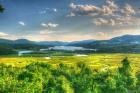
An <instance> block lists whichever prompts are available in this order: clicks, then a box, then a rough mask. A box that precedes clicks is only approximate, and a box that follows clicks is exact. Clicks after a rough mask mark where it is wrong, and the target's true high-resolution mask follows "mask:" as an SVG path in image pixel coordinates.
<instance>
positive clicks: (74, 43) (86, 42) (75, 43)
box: [67, 40, 96, 46]
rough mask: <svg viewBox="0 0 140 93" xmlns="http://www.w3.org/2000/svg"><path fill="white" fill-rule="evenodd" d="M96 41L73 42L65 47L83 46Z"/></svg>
mask: <svg viewBox="0 0 140 93" xmlns="http://www.w3.org/2000/svg"><path fill="white" fill-rule="evenodd" d="M95 41H96V40H82V41H74V42H70V43H68V44H67V45H70V46H73V45H78V46H80V45H83V44H90V43H94V42H95Z"/></svg>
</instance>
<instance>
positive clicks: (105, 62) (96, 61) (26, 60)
mask: <svg viewBox="0 0 140 93" xmlns="http://www.w3.org/2000/svg"><path fill="white" fill-rule="evenodd" d="M125 57H128V59H129V60H130V61H131V62H132V66H133V67H134V69H135V70H140V54H91V55H88V56H84V57H83V56H81V57H80V56H52V57H50V59H45V57H1V58H0V63H4V64H7V65H11V66H13V67H24V66H26V65H28V64H30V63H32V62H46V63H50V64H52V65H53V66H54V67H55V66H57V65H58V64H60V63H64V64H68V65H74V64H76V63H79V62H83V63H86V64H87V65H89V66H90V67H91V68H94V69H102V68H107V67H109V68H111V69H112V68H116V67H118V66H120V63H121V60H122V59H124V58H125Z"/></svg>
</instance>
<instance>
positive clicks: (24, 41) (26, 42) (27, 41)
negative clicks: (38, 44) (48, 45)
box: [13, 39, 35, 44]
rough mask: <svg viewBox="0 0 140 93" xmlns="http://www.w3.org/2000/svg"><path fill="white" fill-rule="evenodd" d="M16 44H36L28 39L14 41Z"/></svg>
mask: <svg viewBox="0 0 140 93" xmlns="http://www.w3.org/2000/svg"><path fill="white" fill-rule="evenodd" d="M13 43H14V44H34V43H35V42H33V41H29V40H27V39H18V40H14V41H13Z"/></svg>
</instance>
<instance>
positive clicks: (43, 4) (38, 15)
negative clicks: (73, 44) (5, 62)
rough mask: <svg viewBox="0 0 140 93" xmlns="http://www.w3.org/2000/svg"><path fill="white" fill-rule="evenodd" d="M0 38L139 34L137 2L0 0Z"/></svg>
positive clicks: (68, 38)
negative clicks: (0, 8) (0, 10)
mask: <svg viewBox="0 0 140 93" xmlns="http://www.w3.org/2000/svg"><path fill="white" fill-rule="evenodd" d="M0 4H2V5H3V6H4V8H5V11H4V13H2V14H0V38H7V39H19V38H26V39H29V40H33V41H79V40H86V39H98V40H101V39H110V38H112V37H115V36H120V35H124V34H137V35H138V34H140V6H139V5H140V0H0Z"/></svg>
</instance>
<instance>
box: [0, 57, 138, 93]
mask: <svg viewBox="0 0 140 93" xmlns="http://www.w3.org/2000/svg"><path fill="white" fill-rule="evenodd" d="M97 56H98V57H99V58H100V57H101V56H99V55H96V56H95V58H97ZM103 56H104V55H103ZM106 56H107V55H106ZM117 56H118V55H117ZM128 56H129V55H128ZM131 56H132V55H131ZM134 56H136V55H134ZM92 57H93V55H92ZM114 57H115V55H114ZM79 58H80V59H82V58H83V59H82V61H80V60H79V59H78V57H73V58H72V57H65V59H64V58H63V57H62V58H60V57H54V58H53V59H50V60H49V59H48V60H47V62H46V61H45V60H44V59H42V60H41V59H40V58H36V59H35V58H27V59H28V61H27V60H26V61H27V62H25V58H19V59H20V61H19V62H18V63H17V64H16V63H13V62H12V61H15V60H17V59H18V58H17V59H14V58H12V60H11V63H13V64H14V65H11V64H6V63H4V61H6V58H5V59H4V58H0V61H3V62H1V64H0V93H140V73H139V70H138V69H134V68H135V67H134V65H133V62H130V61H129V60H128V59H127V58H125V59H123V60H122V58H120V59H121V60H122V61H121V62H118V63H121V64H119V65H116V67H115V68H113V69H111V68H105V67H103V66H102V70H101V69H99V68H98V69H97V68H96V66H91V65H89V64H86V63H87V62H88V61H89V62H90V61H91V59H90V58H91V56H87V57H79ZM84 58H85V60H86V59H87V61H86V62H85V63H84V61H85V60H84ZM8 59H10V58H8ZM89 59H90V60H89ZM120 59H119V60H120ZM134 59H136V58H134ZM37 60H40V61H42V62H35V61H37ZM66 60H67V61H68V60H70V61H73V62H71V63H73V64H72V65H70V64H67V62H66ZM78 60H79V61H78ZM92 60H94V57H93V59H92ZM130 60H132V59H131V57H130ZM7 61H8V60H7ZM22 61H24V62H23V63H24V65H23V63H22ZM53 61H55V63H56V64H55V65H54V63H53ZM58 61H61V62H62V63H60V62H58ZM74 61H77V62H74ZM100 61H103V60H100ZM108 61H109V60H108ZM9 62H10V60H9ZM20 63H21V64H22V65H23V66H19V65H21V64H20ZM105 63H106V59H104V62H103V63H101V64H105ZM112 63H113V62H112ZM25 64H26V65H25ZM95 64H96V63H95ZM115 64H117V63H115ZM96 65H97V64H96ZM98 65H99V64H98ZM110 65H111V64H110ZM112 65H113V64H112ZM110 67H111V66H110Z"/></svg>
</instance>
